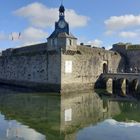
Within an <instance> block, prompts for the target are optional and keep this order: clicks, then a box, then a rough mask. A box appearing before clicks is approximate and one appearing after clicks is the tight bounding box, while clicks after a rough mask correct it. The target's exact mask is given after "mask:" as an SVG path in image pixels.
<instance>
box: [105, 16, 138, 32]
mask: <svg viewBox="0 0 140 140" xmlns="http://www.w3.org/2000/svg"><path fill="white" fill-rule="evenodd" d="M104 23H105V25H106V27H107V29H108V30H109V31H116V30H120V29H125V28H130V27H135V26H140V15H138V16H135V15H122V16H112V17H110V18H109V19H107V20H105V22H104Z"/></svg>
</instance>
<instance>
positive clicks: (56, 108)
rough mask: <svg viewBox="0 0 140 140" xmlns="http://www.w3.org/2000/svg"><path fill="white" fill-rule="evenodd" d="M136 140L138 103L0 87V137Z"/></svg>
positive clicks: (139, 123)
mask: <svg viewBox="0 0 140 140" xmlns="http://www.w3.org/2000/svg"><path fill="white" fill-rule="evenodd" d="M109 139H111V140H118V139H119V140H125V139H127V140H139V139H140V103H139V102H138V101H136V100H133V101H127V100H126V99H123V100H121V101H116V100H114V99H112V98H105V99H102V98H101V97H99V96H98V94H96V93H94V92H91V93H75V94H67V95H63V96H58V95H56V94H53V95H50V94H44V93H40V94H39V93H24V92H19V91H13V90H12V89H7V88H0V140H109Z"/></svg>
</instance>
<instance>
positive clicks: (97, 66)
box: [0, 5, 125, 92]
mask: <svg viewBox="0 0 140 140" xmlns="http://www.w3.org/2000/svg"><path fill="white" fill-rule="evenodd" d="M119 53H120V52H119ZM119 53H117V52H115V51H108V50H105V49H104V48H97V47H90V46H87V45H83V44H81V45H78V44H77V38H76V37H74V36H73V35H72V34H71V33H70V29H69V24H68V22H66V20H65V8H64V6H63V5H61V6H60V8H59V20H58V21H57V22H56V23H55V30H54V32H53V33H52V34H51V35H50V36H49V37H48V38H47V43H42V44H36V45H32V46H26V47H21V48H16V49H7V50H5V51H3V52H2V55H1V56H0V82H1V83H5V84H11V85H16V86H23V87H29V88H33V89H35V90H46V91H54V92H70V91H77V90H80V91H82V90H89V89H93V88H94V86H95V83H96V81H97V79H98V78H99V76H100V75H101V74H102V73H103V72H113V73H117V72H118V71H120V70H122V69H125V57H123V56H122V55H120V54H119Z"/></svg>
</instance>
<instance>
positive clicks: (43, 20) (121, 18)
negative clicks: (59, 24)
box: [0, 0, 140, 50]
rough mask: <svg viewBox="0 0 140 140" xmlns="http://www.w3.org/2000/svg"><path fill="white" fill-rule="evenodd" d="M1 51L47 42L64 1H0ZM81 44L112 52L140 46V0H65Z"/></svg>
mask: <svg viewBox="0 0 140 140" xmlns="http://www.w3.org/2000/svg"><path fill="white" fill-rule="evenodd" d="M0 1H1V4H0V50H4V49H7V48H16V47H21V46H26V45H31V44H36V43H42V42H46V41H47V40H46V38H47V37H48V36H49V35H50V34H51V33H52V32H53V30H54V23H55V21H57V20H58V17H59V13H58V9H59V6H60V4H61V0H36V1H35V0H11V1H10V0H0ZM63 5H64V6H65V9H66V13H65V18H66V21H67V22H68V23H69V26H70V32H71V33H72V34H73V35H74V36H75V37H77V38H78V43H81V42H82V43H84V44H91V45H93V46H97V47H105V48H107V49H109V48H111V46H112V44H115V43H118V42H124V43H126V42H129V43H133V44H140V0H76V1H75V0H63Z"/></svg>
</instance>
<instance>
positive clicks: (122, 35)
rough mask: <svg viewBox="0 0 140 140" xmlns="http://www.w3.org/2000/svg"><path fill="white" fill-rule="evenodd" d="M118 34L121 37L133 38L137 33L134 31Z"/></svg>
mask: <svg viewBox="0 0 140 140" xmlns="http://www.w3.org/2000/svg"><path fill="white" fill-rule="evenodd" d="M119 36H120V37H123V38H135V37H137V36H138V33H136V32H124V31H123V32H120V33H119Z"/></svg>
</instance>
